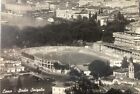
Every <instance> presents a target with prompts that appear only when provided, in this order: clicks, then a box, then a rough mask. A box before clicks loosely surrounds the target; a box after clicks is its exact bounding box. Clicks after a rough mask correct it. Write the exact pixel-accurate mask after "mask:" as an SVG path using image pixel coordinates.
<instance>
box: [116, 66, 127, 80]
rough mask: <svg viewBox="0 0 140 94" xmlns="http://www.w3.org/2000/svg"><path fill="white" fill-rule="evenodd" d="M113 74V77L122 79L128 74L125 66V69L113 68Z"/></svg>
mask: <svg viewBox="0 0 140 94" xmlns="http://www.w3.org/2000/svg"><path fill="white" fill-rule="evenodd" d="M113 76H114V77H115V78H120V79H123V78H125V77H127V76H128V69H127V68H126V69H118V70H115V71H113Z"/></svg>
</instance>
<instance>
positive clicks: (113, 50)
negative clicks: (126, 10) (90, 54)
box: [93, 22, 140, 63]
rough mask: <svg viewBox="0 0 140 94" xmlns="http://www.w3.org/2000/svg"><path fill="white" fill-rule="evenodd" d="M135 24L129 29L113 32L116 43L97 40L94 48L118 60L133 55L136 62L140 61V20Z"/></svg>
mask: <svg viewBox="0 0 140 94" xmlns="http://www.w3.org/2000/svg"><path fill="white" fill-rule="evenodd" d="M133 24H135V25H132V27H130V28H131V29H129V30H128V31H125V32H115V33H113V37H114V38H115V41H114V43H104V42H97V43H94V44H93V49H96V51H99V52H100V53H102V54H104V55H108V56H109V57H112V58H117V59H118V60H122V59H123V57H128V58H129V57H133V59H134V62H139V61H140V27H139V24H140V22H137V23H133ZM111 63H112V62H111Z"/></svg>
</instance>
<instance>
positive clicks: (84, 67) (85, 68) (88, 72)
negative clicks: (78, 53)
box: [77, 65, 91, 76]
mask: <svg viewBox="0 0 140 94" xmlns="http://www.w3.org/2000/svg"><path fill="white" fill-rule="evenodd" d="M77 68H78V69H79V70H80V71H81V72H83V73H84V74H85V75H86V76H90V73H91V71H90V70H89V69H88V65H77Z"/></svg>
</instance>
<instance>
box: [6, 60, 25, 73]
mask: <svg viewBox="0 0 140 94" xmlns="http://www.w3.org/2000/svg"><path fill="white" fill-rule="evenodd" d="M4 69H5V72H6V73H18V72H24V71H25V67H24V66H22V65H21V62H20V61H5V63H4Z"/></svg>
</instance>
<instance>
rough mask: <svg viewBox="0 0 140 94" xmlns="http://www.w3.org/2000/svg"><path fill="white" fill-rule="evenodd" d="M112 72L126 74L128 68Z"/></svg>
mask: <svg viewBox="0 0 140 94" xmlns="http://www.w3.org/2000/svg"><path fill="white" fill-rule="evenodd" d="M114 72H119V73H126V72H128V68H121V69H117V70H115V71H114Z"/></svg>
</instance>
